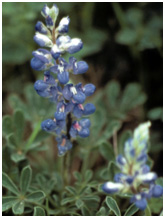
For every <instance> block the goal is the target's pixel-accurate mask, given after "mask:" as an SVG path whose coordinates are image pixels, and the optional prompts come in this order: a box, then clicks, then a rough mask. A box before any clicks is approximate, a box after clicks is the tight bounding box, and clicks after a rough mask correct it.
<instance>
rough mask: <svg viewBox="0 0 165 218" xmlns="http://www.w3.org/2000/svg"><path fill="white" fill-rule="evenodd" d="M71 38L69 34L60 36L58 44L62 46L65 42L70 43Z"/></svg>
mask: <svg viewBox="0 0 165 218" xmlns="http://www.w3.org/2000/svg"><path fill="white" fill-rule="evenodd" d="M70 41H71V38H70V37H69V36H60V37H58V38H57V40H56V44H57V46H58V47H59V48H60V47H61V46H63V45H64V46H65V44H67V43H69V42H70Z"/></svg>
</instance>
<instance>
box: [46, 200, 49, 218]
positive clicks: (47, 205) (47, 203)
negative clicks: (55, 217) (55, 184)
mask: <svg viewBox="0 0 165 218" xmlns="http://www.w3.org/2000/svg"><path fill="white" fill-rule="evenodd" d="M46 212H47V215H48V216H49V215H50V214H49V200H48V198H46Z"/></svg>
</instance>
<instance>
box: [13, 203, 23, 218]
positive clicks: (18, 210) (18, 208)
mask: <svg viewBox="0 0 165 218" xmlns="http://www.w3.org/2000/svg"><path fill="white" fill-rule="evenodd" d="M12 210H13V213H14V214H15V215H21V214H23V212H24V201H23V200H22V201H18V202H16V203H15V204H14V205H13V206H12Z"/></svg>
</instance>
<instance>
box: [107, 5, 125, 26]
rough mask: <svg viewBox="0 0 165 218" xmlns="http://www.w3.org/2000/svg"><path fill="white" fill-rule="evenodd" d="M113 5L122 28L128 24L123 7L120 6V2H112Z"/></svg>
mask: <svg viewBox="0 0 165 218" xmlns="http://www.w3.org/2000/svg"><path fill="white" fill-rule="evenodd" d="M111 5H112V8H113V10H114V12H115V15H116V17H117V19H118V21H119V24H120V26H121V27H122V28H125V27H126V26H127V24H126V22H125V16H124V13H123V10H122V8H121V7H120V4H119V3H118V2H111Z"/></svg>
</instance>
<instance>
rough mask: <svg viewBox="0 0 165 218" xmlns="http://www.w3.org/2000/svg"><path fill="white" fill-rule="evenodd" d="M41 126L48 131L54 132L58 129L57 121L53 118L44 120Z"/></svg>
mask: <svg viewBox="0 0 165 218" xmlns="http://www.w3.org/2000/svg"><path fill="white" fill-rule="evenodd" d="M41 128H42V129H43V130H44V131H47V132H52V131H54V130H55V129H56V122H54V121H53V120H51V119H47V120H44V121H43V122H42V123H41Z"/></svg>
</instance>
